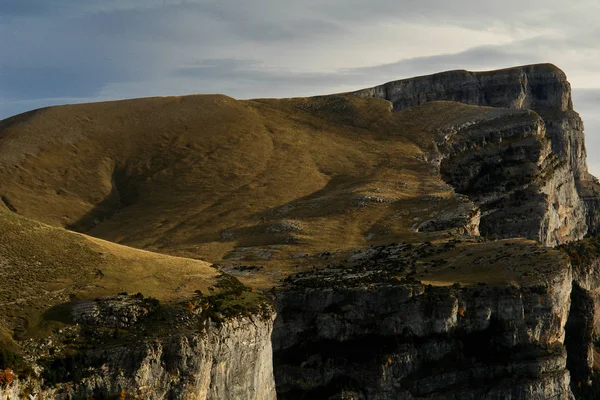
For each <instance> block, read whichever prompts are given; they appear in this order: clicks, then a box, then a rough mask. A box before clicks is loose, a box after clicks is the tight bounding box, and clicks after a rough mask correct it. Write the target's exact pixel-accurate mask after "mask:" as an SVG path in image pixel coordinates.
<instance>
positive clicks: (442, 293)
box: [273, 263, 572, 400]
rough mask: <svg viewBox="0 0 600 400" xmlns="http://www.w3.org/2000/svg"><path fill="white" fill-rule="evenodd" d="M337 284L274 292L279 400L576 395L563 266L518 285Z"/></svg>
mask: <svg viewBox="0 0 600 400" xmlns="http://www.w3.org/2000/svg"><path fill="white" fill-rule="evenodd" d="M304 279H307V278H306V277H305V278H304ZM308 279H310V278H308ZM336 282H337V283H336V284H335V285H333V287H329V288H322V287H320V288H317V287H311V285H310V284H305V283H303V282H302V280H300V281H297V282H295V283H294V284H292V286H291V287H290V288H289V290H287V291H285V292H283V293H281V294H280V296H279V300H278V301H279V307H278V309H279V316H278V319H277V321H276V323H275V330H274V332H275V333H274V336H273V348H274V354H275V364H276V368H275V371H274V372H275V379H276V382H277V387H278V396H279V398H280V399H288V398H289V399H293V398H301V395H304V396H307V397H304V398H332V399H333V398H335V399H342V398H344V399H347V398H352V399H381V400H383V399H399V398H401V399H417V398H418V399H499V398H502V399H540V400H541V399H549V398H557V399H570V398H572V393H571V390H570V387H569V383H570V375H569V371H568V370H567V369H566V360H567V355H566V351H565V348H564V345H563V343H564V339H565V325H566V323H567V319H568V316H569V309H570V308H569V305H570V296H571V285H572V272H571V268H570V266H569V265H568V263H565V264H564V265H563V268H560V269H558V270H557V271H555V273H554V274H553V275H552V276H551V277H549V278H548V281H547V282H546V284H543V285H531V286H522V287H520V288H517V287H514V286H501V287H489V286H486V285H475V286H469V287H464V288H461V287H449V286H446V287H431V286H425V285H423V284H421V283H419V282H414V283H411V282H409V281H406V282H404V283H395V284H390V283H380V284H365V283H356V276H355V275H353V274H350V273H348V274H347V275H346V278H341V281H336ZM344 396H346V397H344ZM349 396H351V397H349Z"/></svg>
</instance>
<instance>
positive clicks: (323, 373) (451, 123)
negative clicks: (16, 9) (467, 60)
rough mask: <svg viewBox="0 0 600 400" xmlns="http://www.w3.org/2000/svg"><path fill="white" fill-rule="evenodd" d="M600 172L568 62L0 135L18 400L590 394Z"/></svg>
mask: <svg viewBox="0 0 600 400" xmlns="http://www.w3.org/2000/svg"><path fill="white" fill-rule="evenodd" d="M585 158H586V151H585V143H584V132H583V123H582V121H581V119H580V118H579V115H578V114H577V113H576V112H575V111H574V109H573V102H572V99H571V89H570V85H569V83H568V81H567V78H566V76H565V74H564V73H563V72H562V71H561V70H560V69H558V68H557V67H555V66H553V65H550V64H541V65H532V66H524V67H517V68H510V69H506V70H498V71H489V72H468V71H450V72H444V73H440V74H435V75H431V76H424V77H417V78H411V79H405V80H401V81H396V82H390V83H387V84H384V85H381V86H377V87H374V88H369V89H364V90H359V91H356V92H353V93H344V94H338V95H330V96H318V97H312V98H295V99H255V100H248V101H237V100H234V99H232V98H229V97H226V96H221V95H211V96H200V95H199V96H185V97H167V98H148V99H136V100H126V101H119V102H105V103H94V104H82V105H67V106H60V107H50V108H46V109H40V110H35V111H32V112H29V113H25V114H21V115H18V116H15V117H12V118H9V119H6V120H3V121H0V199H1V203H0V282H1V283H2V285H0V304H1V305H2V308H0V350H2V351H1V352H0V367H1V372H0V397H2V398H6V399H9V400H13V399H21V398H23V397H24V396H25V397H27V396H31V397H33V398H38V399H39V398H56V399H65V400H67V399H69V400H70V399H88V398H94V399H113V398H114V399H117V398H119V399H156V400H158V399H244V398H247V399H275V398H279V399H340V400H341V399H356V400H358V399H398V398H400V399H439V400H442V399H550V398H554V399H588V398H596V397H597V396H598V395H599V393H600V391H599V389H598V388H600V381H599V380H598V379H599V378H598V376H599V375H598V372H597V367H598V365H600V359H595V354H596V352H597V350H596V342H597V338H598V335H599V334H600V322H599V321H600V317H599V316H600V313H599V312H600V311H599V310H600V296H599V295H598V293H600V272H599V271H600V269H599V268H600V267H599V263H600V239H598V238H597V237H596V236H594V234H595V232H596V231H597V229H598V224H599V221H600V197H599V196H598V195H597V193H598V191H599V190H600V187H599V184H598V181H597V180H596V178H594V177H593V176H591V175H590V174H589V173H588V171H587V166H586V159H585ZM133 293H137V294H133Z"/></svg>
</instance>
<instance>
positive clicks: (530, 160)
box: [400, 102, 587, 246]
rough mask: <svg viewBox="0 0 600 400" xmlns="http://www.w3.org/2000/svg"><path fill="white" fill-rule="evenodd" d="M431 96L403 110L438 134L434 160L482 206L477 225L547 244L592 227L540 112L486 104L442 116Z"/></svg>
mask: <svg viewBox="0 0 600 400" xmlns="http://www.w3.org/2000/svg"><path fill="white" fill-rule="evenodd" d="M439 112H440V106H439V105H437V103H435V102H434V103H428V104H425V105H422V106H418V107H415V108H412V109H409V110H406V111H403V112H400V114H401V115H402V114H410V115H413V116H414V115H419V118H418V119H419V120H423V121H428V124H429V125H428V126H425V127H423V129H429V130H432V131H434V132H436V134H437V138H436V141H435V147H434V150H433V152H432V153H431V156H430V161H431V162H432V163H434V165H436V166H438V168H439V170H440V173H441V176H442V178H443V179H444V180H445V181H446V182H448V183H449V184H451V185H452V186H453V187H454V188H455V190H456V191H457V192H459V193H461V194H465V195H467V196H468V197H469V199H471V200H472V201H473V202H474V203H475V204H477V205H478V206H479V209H480V212H481V217H480V223H479V231H480V232H481V234H482V235H485V236H487V237H491V238H506V237H516V236H524V237H529V238H532V239H536V240H538V241H540V242H541V243H543V244H544V245H547V246H554V245H557V244H560V243H563V242H565V241H570V240H577V239H580V238H581V237H583V235H584V234H585V233H586V232H587V225H586V217H585V208H584V205H583V203H582V202H581V200H580V198H579V195H578V193H577V190H576V185H575V177H574V174H573V172H572V170H571V168H570V166H569V164H568V162H566V161H565V160H564V159H563V158H561V157H560V156H558V155H556V154H555V153H553V152H552V150H551V146H550V142H549V140H548V139H547V131H546V126H545V123H544V121H543V120H542V118H541V117H540V116H539V115H538V114H536V113H535V112H533V111H530V110H511V109H506V108H486V109H485V112H481V113H480V114H478V115H468V116H462V117H461V116H460V115H457V114H456V113H454V115H441V116H440V115H438V114H439Z"/></svg>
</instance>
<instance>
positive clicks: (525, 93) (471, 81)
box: [353, 64, 598, 246]
mask: <svg viewBox="0 0 600 400" xmlns="http://www.w3.org/2000/svg"><path fill="white" fill-rule="evenodd" d="M353 94H354V95H357V96H361V97H376V98H383V99H386V100H389V101H391V102H392V104H393V107H394V110H396V111H400V110H404V109H407V108H410V107H414V106H417V105H420V104H424V103H427V102H432V101H440V100H445V101H456V102H460V103H464V104H471V105H479V106H490V107H500V108H512V109H528V110H532V111H534V112H535V113H537V114H538V115H539V116H540V117H541V123H540V125H542V129H543V132H542V135H543V136H546V137H547V138H548V139H549V142H550V149H551V151H552V154H554V155H555V156H556V157H558V159H559V160H560V162H559V163H554V164H553V167H552V168H550V169H548V170H547V171H546V173H545V174H544V175H545V180H546V182H543V183H542V184H541V185H539V187H538V188H533V193H525V194H524V196H525V197H531V196H534V197H535V196H537V197H545V198H547V199H548V202H547V205H542V208H541V209H534V210H532V213H533V214H536V215H537V217H535V218H536V220H537V227H536V229H525V230H519V229H517V230H516V231H515V230H514V228H515V226H514V224H513V223H512V222H510V220H515V219H519V218H520V217H519V215H518V214H520V213H519V212H517V215H513V216H510V215H508V216H507V217H508V219H509V223H508V225H507V226H499V225H498V224H496V223H493V227H492V229H490V231H494V230H496V231H499V233H500V235H501V236H504V237H506V236H510V234H509V233H508V232H511V231H512V232H513V236H515V235H517V236H518V235H524V236H527V237H529V238H532V239H538V240H541V241H542V242H543V243H545V244H546V245H551V246H552V245H556V244H558V243H563V242H566V241H570V240H576V239H580V238H581V237H583V235H584V234H585V233H586V232H587V231H588V230H590V231H595V230H596V229H597V224H598V217H597V215H598V211H597V210H598V205H597V204H596V202H595V201H594V200H593V198H594V197H595V196H585V195H584V193H588V192H589V191H590V190H591V191H593V190H594V188H597V187H598V186H597V185H598V184H597V181H596V180H595V178H593V177H592V176H591V175H589V173H588V172H587V164H586V151H585V142H584V133H583V122H582V121H581V118H580V117H579V115H578V114H577V113H576V112H575V111H573V101H572V98H571V88H570V84H569V82H568V81H567V78H566V75H565V74H564V72H563V71H561V70H560V69H559V68H557V67H556V66H554V65H551V64H538V65H531V66H524V67H517V68H510V69H504V70H498V71H488V72H468V71H449V72H443V73H439V74H434V75H430V76H423V77H417V78H410V79H405V80H400V81H394V82H389V83H386V84H384V85H381V86H376V87H373V88H369V89H364V90H359V91H356V92H354V93H353ZM484 145H485V143H484ZM490 151H493V150H490V149H488V150H487V153H489V152H490ZM477 156H478V155H477V154H472V155H471V157H470V158H477ZM499 156H500V155H496V160H495V161H493V162H492V163H490V162H489V161H492V159H490V158H489V157H488V160H487V161H488V166H489V165H495V166H497V167H499V168H504V169H506V168H507V167H508V168H510V163H506V162H505V161H506V160H502V158H501V157H499ZM547 156H548V154H547V155H546V157H547ZM464 157H465V156H463V158H464ZM546 157H543V158H546ZM540 161H541V162H540V165H541V164H544V162H543V160H540ZM551 163H552V162H551ZM562 164H564V165H562ZM559 165H560V167H561V168H557V167H559ZM557 189H558V192H556V190H557ZM461 190H463V191H464V190H465V188H464V187H462V186H460V185H459V186H458V187H457V191H459V192H461ZM530 192H532V191H530ZM471 194H473V193H471ZM477 195H480V194H479V193H478V194H477ZM492 197H493V196H492ZM551 197H556V198H555V199H552V198H551ZM582 198H583V199H582ZM513 203H514V202H513ZM533 203H539V202H536V201H535V200H534V201H533ZM552 204H553V205H554V206H551V205H552ZM513 205H514V204H513ZM484 206H485V205H484ZM534 208H537V207H534ZM483 215H484V216H485V212H484V213H483ZM532 218H534V217H532Z"/></svg>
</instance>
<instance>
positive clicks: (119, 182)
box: [0, 96, 493, 286]
mask: <svg viewBox="0 0 600 400" xmlns="http://www.w3.org/2000/svg"><path fill="white" fill-rule="evenodd" d="M492 111H493V110H492V109H488V108H483V107H472V106H464V105H460V104H457V103H449V102H440V103H431V104H426V105H424V106H422V107H418V108H415V109H412V110H407V111H404V112H400V113H393V112H391V111H390V105H389V103H388V102H386V101H383V100H376V99H360V98H354V97H342V96H330V97H319V98H299V99H283V100H253V101H243V102H242V101H236V100H234V99H231V98H228V97H225V96H186V97H168V98H150V99H140V100H128V101H120V102H108V103H96V104H85V105H74V106H62V107H52V108H48V109H44V110H40V111H37V112H35V113H32V114H31V115H24V116H19V117H17V118H14V119H13V120H10V119H9V120H5V121H3V122H1V123H0V160H1V161H0V195H2V196H3V199H4V202H5V204H8V206H9V208H11V209H13V210H16V211H17V212H18V213H19V214H21V215H24V216H27V217H29V218H32V219H35V220H38V221H42V222H45V223H48V224H51V225H54V226H63V227H71V228H73V229H76V230H79V231H82V232H86V233H89V234H90V235H93V236H96V237H99V238H103V239H106V240H109V241H111V242H117V243H122V244H125V245H128V246H133V247H137V248H140V249H146V250H151V251H157V252H162V253H167V254H171V255H178V256H183V257H188V258H196V259H202V260H206V261H208V262H215V261H218V262H225V263H229V264H232V263H233V264H235V263H238V264H239V263H250V264H260V265H265V266H266V267H267V268H268V269H269V271H270V274H261V275H259V276H256V277H255V279H247V281H248V282H249V283H251V284H253V285H257V286H270V285H272V284H273V282H274V281H276V280H277V279H279V278H281V277H284V276H285V275H286V274H288V273H289V272H291V271H294V270H295V268H294V266H295V265H297V264H298V265H302V260H300V261H299V260H298V259H295V258H293V256H294V255H295V254H297V253H299V252H307V253H318V252H321V251H329V250H336V249H341V250H343V249H350V248H354V247H359V246H365V245H370V244H379V243H388V242H390V241H400V240H408V241H420V240H429V239H431V238H435V237H438V236H439V234H436V235H430V234H418V235H417V234H415V233H414V232H413V231H412V230H411V227H412V225H414V221H415V218H421V219H426V218H429V217H431V216H432V215H433V216H434V215H436V213H439V212H442V211H444V210H451V209H453V208H454V207H455V206H456V202H457V200H456V198H455V196H454V194H453V192H452V190H451V188H449V187H448V186H447V185H445V184H444V183H443V182H442V181H441V180H440V179H439V177H438V176H437V172H436V169H435V168H434V167H433V166H432V165H431V164H430V163H429V162H428V161H427V158H428V156H429V153H430V152H431V150H432V143H433V141H432V139H433V137H434V136H435V134H433V133H431V130H432V128H433V127H434V126H439V125H443V124H447V123H448V122H452V121H455V122H456V121H460V120H467V119H469V118H473V117H475V116H477V115H482V114H486V113H489V112H492ZM432 197H435V198H436V199H438V200H437V202H436V203H435V204H428V203H427V199H431V198H432ZM365 199H367V200H365ZM373 199H381V202H377V201H373ZM287 220H292V221H297V222H298V223H300V224H301V226H302V229H301V231H299V232H287V233H286V232H279V233H277V232H275V233H274V232H273V229H271V228H270V227H271V226H272V225H273V224H277V223H279V222H281V221H287ZM244 249H246V250H244ZM257 254H258V255H257ZM266 258H268V259H266ZM223 260H225V261H223Z"/></svg>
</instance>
